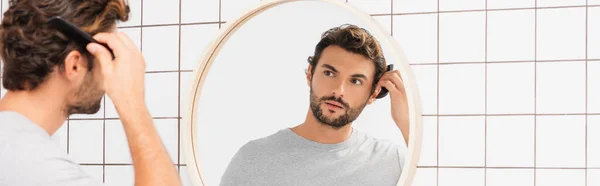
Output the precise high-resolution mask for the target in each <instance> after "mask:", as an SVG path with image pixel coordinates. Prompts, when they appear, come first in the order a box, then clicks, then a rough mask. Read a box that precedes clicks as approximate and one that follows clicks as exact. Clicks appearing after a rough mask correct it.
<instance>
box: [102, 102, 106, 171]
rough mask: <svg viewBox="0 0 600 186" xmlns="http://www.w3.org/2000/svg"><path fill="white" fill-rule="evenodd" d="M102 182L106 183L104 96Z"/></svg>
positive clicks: (104, 110) (104, 109)
mask: <svg viewBox="0 0 600 186" xmlns="http://www.w3.org/2000/svg"><path fill="white" fill-rule="evenodd" d="M102 102H103V103H102V104H104V106H103V110H102V112H103V113H102V117H103V118H102V182H103V183H106V96H104V99H102Z"/></svg>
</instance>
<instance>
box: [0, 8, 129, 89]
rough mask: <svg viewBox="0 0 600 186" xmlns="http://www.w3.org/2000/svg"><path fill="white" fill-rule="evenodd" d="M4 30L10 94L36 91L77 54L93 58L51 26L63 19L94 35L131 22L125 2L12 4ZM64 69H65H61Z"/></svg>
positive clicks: (0, 32)
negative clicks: (54, 20) (57, 18)
mask: <svg viewBox="0 0 600 186" xmlns="http://www.w3.org/2000/svg"><path fill="white" fill-rule="evenodd" d="M9 3H10V4H9V5H10V7H9V8H8V10H7V11H6V12H5V13H4V19H3V20H2V25H1V26H0V49H1V50H2V51H1V52H0V55H1V56H2V62H3V63H4V71H3V79H2V85H3V86H4V87H5V88H6V89H7V90H34V89H36V88H37V87H38V86H39V85H40V84H42V83H43V82H44V80H45V79H46V78H47V77H48V74H50V73H51V72H52V71H53V69H54V67H55V66H57V65H58V66H59V67H62V66H63V65H64V60H65V58H66V57H67V55H68V54H69V52H71V51H73V50H77V51H79V52H81V53H82V55H84V57H86V58H87V59H88V61H89V62H90V63H89V65H90V66H89V67H88V69H89V70H91V69H92V66H91V65H92V64H93V63H91V61H92V59H93V57H92V55H91V54H90V53H88V52H87V50H86V49H85V47H81V46H78V45H77V44H76V43H75V42H73V41H71V40H69V39H68V38H67V37H66V36H65V35H63V34H62V33H60V32H58V31H57V30H56V29H54V28H51V27H49V26H47V24H46V21H47V20H48V18H50V17H52V16H61V17H63V19H65V20H66V21H69V22H71V23H73V24H74V25H75V26H77V27H79V28H80V29H82V30H83V31H85V32H87V33H89V34H91V35H94V34H96V33H99V32H107V31H110V30H111V29H112V28H113V26H115V25H116V23H117V21H127V20H128V19H129V11H130V10H129V6H128V5H127V3H126V2H124V0H11V1H10V2H9ZM59 69H62V68H59Z"/></svg>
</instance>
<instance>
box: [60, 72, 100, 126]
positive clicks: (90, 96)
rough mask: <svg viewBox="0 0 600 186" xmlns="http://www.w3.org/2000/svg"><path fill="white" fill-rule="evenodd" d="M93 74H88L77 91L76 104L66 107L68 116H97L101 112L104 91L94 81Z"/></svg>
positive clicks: (69, 104)
mask: <svg viewBox="0 0 600 186" xmlns="http://www.w3.org/2000/svg"><path fill="white" fill-rule="evenodd" d="M93 77H94V75H93V73H88V74H87V75H86V76H85V79H84V81H83V83H82V84H81V86H79V88H78V89H77V90H76V91H75V99H76V101H75V103H68V104H67V105H66V106H65V112H66V113H67V116H70V115H72V114H95V113H97V112H98V111H99V110H100V104H101V103H102V98H103V97H104V91H102V90H100V88H99V86H98V83H97V82H95V81H94V78H93Z"/></svg>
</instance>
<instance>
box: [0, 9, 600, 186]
mask: <svg viewBox="0 0 600 186" xmlns="http://www.w3.org/2000/svg"><path fill="white" fill-rule="evenodd" d="M129 2H130V5H131V10H132V14H131V20H130V21H129V22H127V23H123V24H120V25H119V28H120V30H121V31H124V32H126V33H127V34H128V35H129V36H130V37H131V38H132V39H133V40H134V41H135V42H136V44H137V46H138V47H139V48H140V49H141V50H142V52H143V54H144V56H145V57H146V60H147V64H148V65H147V67H148V68H147V70H148V72H147V74H146V78H147V79H146V81H147V82H146V88H147V92H146V93H147V104H148V106H149V109H150V112H151V113H152V115H153V116H154V118H155V120H154V121H155V124H156V127H157V128H158V130H159V133H160V135H161V137H162V139H163V141H164V144H165V145H166V147H167V149H168V151H169V153H170V155H171V156H172V160H173V162H174V163H175V165H174V166H176V167H177V168H178V169H179V170H180V172H181V175H182V178H183V179H184V182H186V184H187V185H190V184H189V180H188V179H187V175H186V174H187V172H186V171H185V169H186V163H185V160H184V158H183V153H182V152H183V151H182V148H181V144H182V143H181V140H180V136H181V127H180V124H181V121H180V118H181V117H182V107H185V106H186V104H187V101H186V99H187V93H188V92H189V90H188V88H187V86H188V85H189V83H190V81H191V78H192V70H193V68H194V65H195V64H196V63H197V62H198V60H199V59H200V57H201V54H202V51H203V50H204V48H205V47H206V46H207V44H208V43H209V42H210V41H211V40H212V39H213V38H214V37H215V36H216V35H215V34H216V33H217V31H218V30H219V28H220V27H221V25H222V24H224V23H225V22H226V21H230V20H232V19H235V17H236V16H237V15H239V14H240V13H241V11H242V10H244V9H246V8H250V7H252V6H255V5H256V4H257V3H258V2H259V0H179V1H175V0H168V1H167V0H130V1H129ZM347 2H348V3H350V4H352V5H356V6H357V7H359V8H361V9H363V10H364V11H366V12H368V13H370V14H372V16H374V17H375V18H376V20H377V21H379V22H380V23H381V24H383V25H384V26H386V27H387V28H388V29H389V32H390V34H392V36H393V37H394V38H395V39H397V40H398V42H399V43H400V45H401V46H402V48H403V49H404V52H405V54H406V55H407V57H408V59H409V62H410V63H411V66H412V67H413V70H414V71H415V74H416V76H417V80H418V83H419V88H420V92H421V99H422V104H423V114H424V117H423V121H424V123H423V125H424V132H423V147H422V153H421V154H422V155H421V157H420V162H419V167H418V172H417V175H416V178H415V181H414V184H413V185H415V186H455V185H461V186H484V185H486V186H504V185H513V186H526V185H527V186H528V185H537V186H546V185H569V186H584V185H586V186H591V185H600V73H598V72H600V0H537V1H536V0H418V1H417V0H394V1H390V0H348V1H347ZM1 7H2V10H3V11H4V10H6V8H7V0H2V4H1ZM266 26H267V27H266V28H268V26H269V25H266ZM5 93H6V90H4V89H0V95H4V94H5ZM54 139H55V140H56V142H57V143H60V144H61V145H62V147H63V148H64V150H65V151H66V152H68V153H69V154H70V155H71V156H73V157H74V158H75V159H76V160H77V161H79V162H81V164H82V165H83V167H84V168H85V170H86V171H88V172H89V173H90V174H91V175H92V176H94V177H95V178H97V179H98V180H101V181H104V182H105V183H107V185H132V183H133V169H132V166H131V158H130V157H129V151H128V148H127V143H126V138H125V134H124V132H123V128H122V126H121V125H120V121H119V120H118V116H117V114H116V111H115V110H114V108H113V104H112V103H111V101H110V99H106V101H105V102H104V104H103V107H102V109H101V111H100V112H99V113H97V114H95V115H89V116H86V115H77V116H72V117H71V118H70V119H69V120H68V121H67V122H66V123H65V125H64V126H63V127H62V128H61V129H60V130H59V131H58V132H57V134H56V135H55V136H54Z"/></svg>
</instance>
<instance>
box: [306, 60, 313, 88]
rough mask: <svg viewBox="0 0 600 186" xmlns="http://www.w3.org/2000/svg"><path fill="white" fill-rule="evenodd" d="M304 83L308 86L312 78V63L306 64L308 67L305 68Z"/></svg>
mask: <svg viewBox="0 0 600 186" xmlns="http://www.w3.org/2000/svg"><path fill="white" fill-rule="evenodd" d="M305 74H306V83H307V84H308V86H310V82H311V79H312V65H310V64H309V65H308V69H306V72H305Z"/></svg>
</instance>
